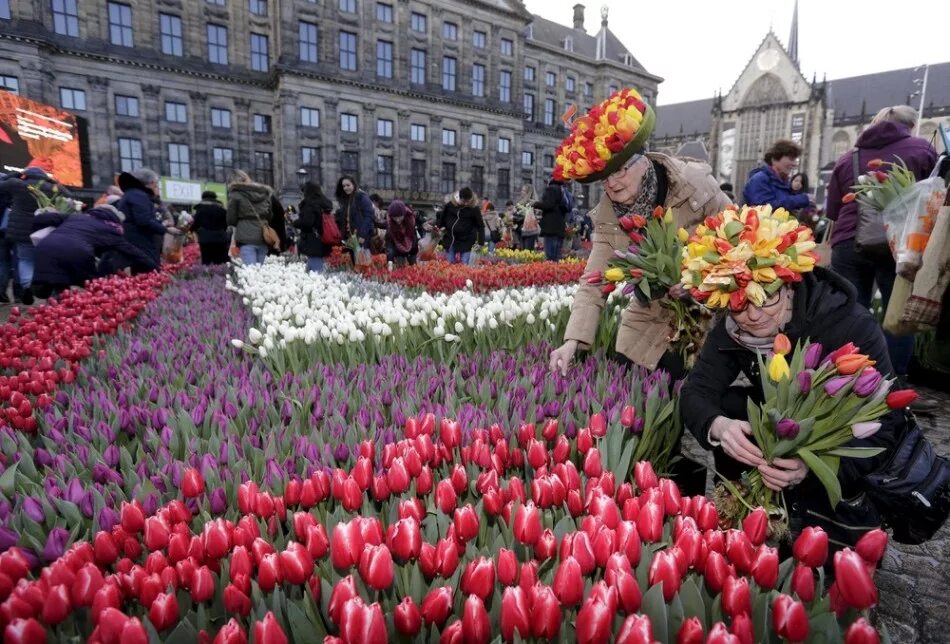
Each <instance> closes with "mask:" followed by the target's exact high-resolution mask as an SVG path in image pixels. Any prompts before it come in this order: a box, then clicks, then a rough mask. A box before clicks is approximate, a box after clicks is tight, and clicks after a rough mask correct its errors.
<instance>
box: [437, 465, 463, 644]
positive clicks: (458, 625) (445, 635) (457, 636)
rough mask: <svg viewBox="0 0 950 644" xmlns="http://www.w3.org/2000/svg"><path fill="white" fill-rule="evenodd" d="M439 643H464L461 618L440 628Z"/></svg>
mask: <svg viewBox="0 0 950 644" xmlns="http://www.w3.org/2000/svg"><path fill="white" fill-rule="evenodd" d="M462 449H465V448H462ZM439 644H465V638H464V637H463V634H462V620H460V619H457V620H455V621H454V622H452V623H451V624H449V625H448V626H446V627H445V628H443V629H442V634H441V635H440V636H439Z"/></svg>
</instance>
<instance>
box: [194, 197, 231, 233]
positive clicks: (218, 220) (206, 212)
mask: <svg viewBox="0 0 950 644" xmlns="http://www.w3.org/2000/svg"><path fill="white" fill-rule="evenodd" d="M191 229H192V230H193V231H195V233H197V235H198V243H199V244H226V243H228V241H230V238H229V237H228V211H227V210H225V209H224V206H223V205H222V204H221V202H220V201H218V200H217V199H215V200H214V201H202V202H201V203H199V204H198V205H197V206H195V221H194V223H193V224H192V225H191Z"/></svg>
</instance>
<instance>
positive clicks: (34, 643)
mask: <svg viewBox="0 0 950 644" xmlns="http://www.w3.org/2000/svg"><path fill="white" fill-rule="evenodd" d="M3 641H4V642H9V644H46V629H45V628H43V626H42V625H40V623H39V622H38V621H36V620H35V619H33V618H32V617H31V618H29V619H23V618H17V619H14V620H12V621H11V622H10V623H9V624H7V627H6V628H5V629H4V631H3Z"/></svg>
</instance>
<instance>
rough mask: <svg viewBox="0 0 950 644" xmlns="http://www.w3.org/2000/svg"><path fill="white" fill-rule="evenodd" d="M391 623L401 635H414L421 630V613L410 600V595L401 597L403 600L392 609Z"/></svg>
mask: <svg viewBox="0 0 950 644" xmlns="http://www.w3.org/2000/svg"><path fill="white" fill-rule="evenodd" d="M393 625H394V626H395V627H396V631H398V632H399V633H400V634H402V635H406V636H408V637H415V636H416V634H418V633H419V631H420V630H422V613H420V612H419V609H418V608H417V607H416V603H415V602H414V601H412V597H409V596H406V597H403V600H402V601H401V602H399V604H397V605H396V608H395V609H394V610H393Z"/></svg>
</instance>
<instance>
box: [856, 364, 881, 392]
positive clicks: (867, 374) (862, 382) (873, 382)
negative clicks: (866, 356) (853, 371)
mask: <svg viewBox="0 0 950 644" xmlns="http://www.w3.org/2000/svg"><path fill="white" fill-rule="evenodd" d="M881 379H882V376H881V372H879V371H878V370H877V369H875V368H874V367H867V368H866V369H863V370H862V371H861V373H860V375H858V379H857V380H855V381H854V393H855V394H856V395H858V396H860V397H861V398H866V397H868V396H870V395H871V394H873V393H874V392H875V391H877V387H878V385H880V384H881Z"/></svg>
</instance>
